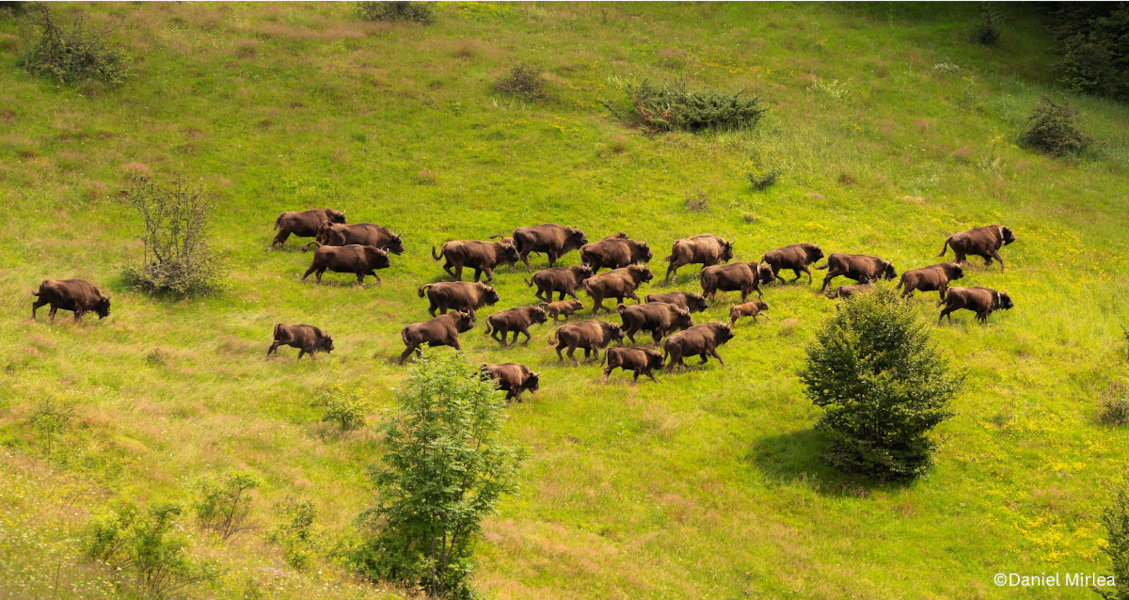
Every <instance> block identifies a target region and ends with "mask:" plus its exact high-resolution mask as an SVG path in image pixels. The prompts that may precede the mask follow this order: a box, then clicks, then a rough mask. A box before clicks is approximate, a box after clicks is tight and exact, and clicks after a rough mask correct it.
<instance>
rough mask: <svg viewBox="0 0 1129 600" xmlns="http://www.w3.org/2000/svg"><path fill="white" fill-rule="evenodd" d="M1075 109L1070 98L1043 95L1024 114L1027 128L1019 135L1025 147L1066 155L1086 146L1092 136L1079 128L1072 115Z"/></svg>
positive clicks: (1074, 113)
mask: <svg viewBox="0 0 1129 600" xmlns="http://www.w3.org/2000/svg"><path fill="white" fill-rule="evenodd" d="M1077 114H1078V111H1077V110H1076V109H1075V108H1073V107H1071V106H1070V103H1069V102H1063V103H1062V104H1059V103H1057V102H1055V101H1054V100H1051V98H1050V97H1049V96H1043V99H1042V101H1041V102H1040V103H1039V105H1038V106H1036V107H1035V111H1034V112H1033V113H1032V114H1031V116H1030V117H1028V118H1027V120H1028V122H1030V124H1031V126H1030V128H1029V129H1028V130H1027V131H1025V132H1024V133H1023V135H1022V136H1021V137H1020V143H1021V144H1023V146H1024V147H1026V148H1030V149H1032V150H1037V151H1039V152H1042V153H1043V154H1048V155H1050V156H1057V157H1062V156H1067V155H1073V154H1078V153H1079V152H1081V151H1083V150H1085V149H1086V148H1087V147H1089V145H1090V144H1091V143H1092V142H1093V140H1092V139H1091V138H1090V137H1089V136H1087V135H1086V134H1084V133H1082V132H1081V131H1079V130H1078V128H1077V127H1076V126H1075V125H1074V117H1075V116H1076V115H1077Z"/></svg>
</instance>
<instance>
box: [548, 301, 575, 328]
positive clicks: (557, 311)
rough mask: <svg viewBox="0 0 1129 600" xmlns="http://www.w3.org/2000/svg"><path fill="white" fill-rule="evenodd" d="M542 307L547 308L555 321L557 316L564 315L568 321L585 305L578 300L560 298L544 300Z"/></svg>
mask: <svg viewBox="0 0 1129 600" xmlns="http://www.w3.org/2000/svg"><path fill="white" fill-rule="evenodd" d="M540 306H541V307H543V308H544V309H545V312H546V313H548V315H549V316H550V317H553V322H554V323H556V322H557V317H560V316H564V318H565V320H566V321H567V320H568V318H569V317H571V316H572V314H573V313H575V312H576V311H578V310H583V309H584V305H583V304H581V303H580V302H579V301H577V300H560V301H558V302H542V303H541V304H540Z"/></svg>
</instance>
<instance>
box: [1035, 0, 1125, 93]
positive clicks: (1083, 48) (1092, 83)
mask: <svg viewBox="0 0 1129 600" xmlns="http://www.w3.org/2000/svg"><path fill="white" fill-rule="evenodd" d="M1054 4H1056V5H1057V10H1056V11H1055V14H1054V15H1053V18H1054V21H1055V23H1057V24H1058V25H1057V26H1056V28H1055V30H1054V31H1055V36H1056V37H1057V38H1058V40H1059V43H1060V45H1061V52H1062V60H1061V62H1060V63H1059V66H1060V67H1061V69H1062V73H1063V76H1062V79H1061V81H1062V82H1063V83H1064V84H1066V85H1067V86H1068V87H1070V88H1071V89H1072V90H1074V91H1076V92H1085V93H1089V94H1095V95H1098V96H1108V97H1111V98H1116V99H1119V100H1125V99H1126V98H1129V44H1126V43H1125V40H1126V39H1129V6H1127V5H1126V4H1125V3H1117V2H1059V3H1054Z"/></svg>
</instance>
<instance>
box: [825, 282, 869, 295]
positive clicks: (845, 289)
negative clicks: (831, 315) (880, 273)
mask: <svg viewBox="0 0 1129 600" xmlns="http://www.w3.org/2000/svg"><path fill="white" fill-rule="evenodd" d="M872 289H874V285H873V284H870V283H864V284H862V285H841V286H839V287H837V288H835V289H833V290H831V293H830V294H827V297H828V298H843V299H847V298H850V297H851V296H854V295H855V294H862V293H865V292H869V291H870V290H872Z"/></svg>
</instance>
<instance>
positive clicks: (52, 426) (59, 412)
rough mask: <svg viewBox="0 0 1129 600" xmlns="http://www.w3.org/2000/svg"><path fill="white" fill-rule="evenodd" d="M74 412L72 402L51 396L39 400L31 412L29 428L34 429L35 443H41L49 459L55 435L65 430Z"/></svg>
mask: <svg viewBox="0 0 1129 600" xmlns="http://www.w3.org/2000/svg"><path fill="white" fill-rule="evenodd" d="M74 414H75V408H74V404H71V403H67V402H59V401H57V400H55V399H54V398H52V397H51V396H47V397H46V398H44V399H42V400H40V401H39V403H38V404H37V405H36V407H35V410H34V411H33V412H32V413H31V419H30V420H31V428H32V430H33V431H35V441H36V444H37V445H38V444H42V445H43V447H44V451H45V453H46V455H47V459H48V460H50V459H51V451H52V450H53V449H54V447H55V438H56V436H58V435H60V434H63V433H65V432H66V431H67V429H68V428H69V427H70V424H71V420H72V419H74Z"/></svg>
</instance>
